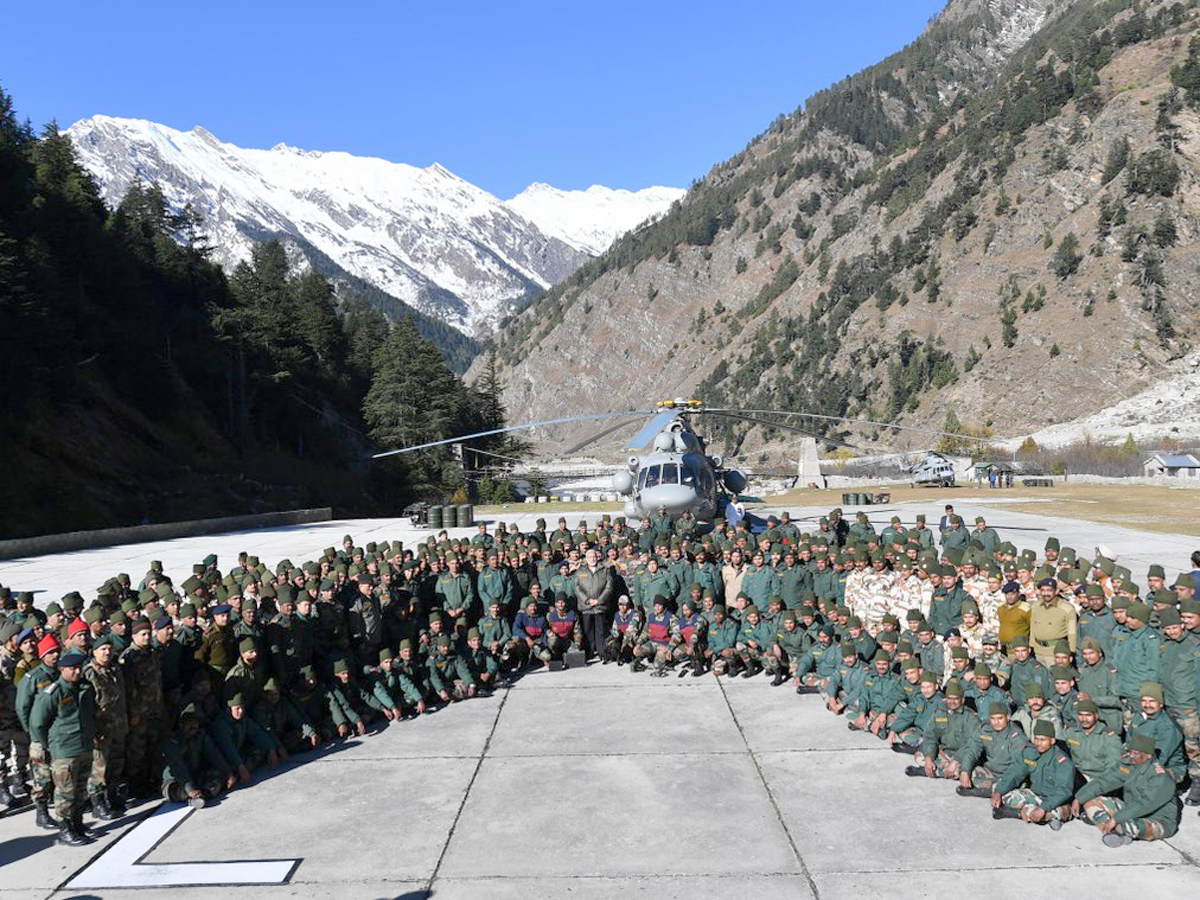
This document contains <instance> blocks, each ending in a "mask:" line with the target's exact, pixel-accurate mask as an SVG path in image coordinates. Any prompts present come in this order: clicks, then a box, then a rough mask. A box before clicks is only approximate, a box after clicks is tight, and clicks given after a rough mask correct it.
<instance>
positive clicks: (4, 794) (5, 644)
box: [0, 620, 29, 812]
mask: <svg viewBox="0 0 1200 900" xmlns="http://www.w3.org/2000/svg"><path fill="white" fill-rule="evenodd" d="M21 630H22V629H21V626H20V625H18V624H17V623H16V622H14V621H12V620H8V621H5V622H4V623H3V624H0V812H4V811H5V810H7V809H13V808H16V807H17V806H19V805H21V802H22V799H23V798H24V797H25V796H26V790H25V773H26V771H27V769H28V767H29V737H28V735H26V734H25V732H24V731H23V730H22V729H21V722H20V720H19V719H18V718H17V684H16V681H15V680H14V678H15V676H16V672H17V663H18V662H20V660H21V653H20V650H19V648H18V645H17V638H18V637H20V635H21Z"/></svg>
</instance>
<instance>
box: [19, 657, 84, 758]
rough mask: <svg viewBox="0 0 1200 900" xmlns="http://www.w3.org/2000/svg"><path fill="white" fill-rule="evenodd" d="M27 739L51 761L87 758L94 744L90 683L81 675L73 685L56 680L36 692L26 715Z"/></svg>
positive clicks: (60, 679)
mask: <svg viewBox="0 0 1200 900" xmlns="http://www.w3.org/2000/svg"><path fill="white" fill-rule="evenodd" d="M29 736H30V737H31V738H32V739H33V740H35V741H37V742H38V743H39V744H41V745H42V746H43V747H45V748H46V749H47V750H48V751H49V752H50V757H51V759H66V758H68V757H72V756H81V755H83V754H85V753H88V754H90V753H91V752H92V745H93V744H94V743H95V740H96V693H95V691H93V690H92V685H91V682H89V681H88V680H87V679H86V678H84V677H83V676H82V674H81V675H80V678H79V680H78V681H77V682H75V683H74V684H72V683H71V682H69V681H65V680H63V679H62V678H59V679H58V680H57V681H56V682H54V683H53V684H51V685H50V686H49V687H47V688H43V689H42V690H41V691H39V692H38V695H37V696H36V697H35V698H34V701H33V710H32V711H31V712H30V714H29Z"/></svg>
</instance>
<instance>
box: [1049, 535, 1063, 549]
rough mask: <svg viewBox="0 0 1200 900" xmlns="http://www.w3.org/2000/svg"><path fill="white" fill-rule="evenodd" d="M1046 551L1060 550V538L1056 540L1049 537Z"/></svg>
mask: <svg viewBox="0 0 1200 900" xmlns="http://www.w3.org/2000/svg"><path fill="white" fill-rule="evenodd" d="M1046 549H1047V550H1058V549H1060V545H1059V543H1058V538H1056V537H1048V538H1046Z"/></svg>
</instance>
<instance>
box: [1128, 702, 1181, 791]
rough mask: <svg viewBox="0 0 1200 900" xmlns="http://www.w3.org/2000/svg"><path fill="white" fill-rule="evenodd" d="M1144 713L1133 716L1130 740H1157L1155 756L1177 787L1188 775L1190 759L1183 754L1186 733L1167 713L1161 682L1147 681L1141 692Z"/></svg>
mask: <svg viewBox="0 0 1200 900" xmlns="http://www.w3.org/2000/svg"><path fill="white" fill-rule="evenodd" d="M1138 697H1139V702H1140V704H1141V713H1140V714H1139V715H1136V716H1134V717H1133V721H1131V722H1130V723H1129V728H1128V729H1127V731H1126V738H1127V739H1128V738H1132V736H1133V735H1135V734H1148V735H1150V736H1151V737H1153V738H1154V748H1155V757H1156V758H1157V760H1158V764H1159V765H1160V766H1162V767H1163V768H1164V769H1166V770H1167V774H1168V775H1170V776H1171V777H1172V778H1174V779H1175V783H1176V784H1180V783H1182V782H1183V779H1184V777H1185V776H1186V775H1187V757H1186V756H1185V755H1184V752H1183V732H1181V731H1180V730H1179V726H1178V725H1176V724H1175V722H1174V721H1173V720H1172V719H1171V717H1170V716H1168V715H1167V714H1166V713H1165V712H1164V711H1163V689H1162V685H1161V684H1159V683H1158V682H1154V681H1147V682H1144V683H1143V684H1142V686H1141V689H1140V690H1139V691H1138Z"/></svg>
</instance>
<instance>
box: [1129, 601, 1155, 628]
mask: <svg viewBox="0 0 1200 900" xmlns="http://www.w3.org/2000/svg"><path fill="white" fill-rule="evenodd" d="M1126 617H1127V618H1130V619H1137V620H1138V621H1139V622H1143V623H1145V622H1149V621H1150V607H1149V606H1147V605H1146V604H1145V603H1142V602H1141V601H1138V602H1136V603H1130V604H1129V612H1127V613H1126Z"/></svg>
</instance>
